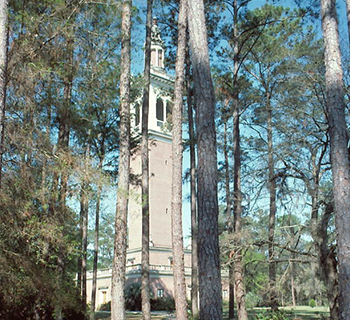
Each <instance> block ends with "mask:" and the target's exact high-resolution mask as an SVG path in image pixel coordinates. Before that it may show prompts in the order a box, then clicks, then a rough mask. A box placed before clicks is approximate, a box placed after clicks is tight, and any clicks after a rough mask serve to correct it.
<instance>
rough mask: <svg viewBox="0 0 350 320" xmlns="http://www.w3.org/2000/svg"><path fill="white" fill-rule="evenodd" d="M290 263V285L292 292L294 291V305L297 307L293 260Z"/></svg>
mask: <svg viewBox="0 0 350 320" xmlns="http://www.w3.org/2000/svg"><path fill="white" fill-rule="evenodd" d="M289 263H290V274H291V275H290V287H291V292H292V305H293V308H295V307H296V305H297V303H296V298H295V287H294V270H293V269H294V264H293V262H292V261H290V262H289Z"/></svg>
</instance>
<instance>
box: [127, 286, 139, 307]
mask: <svg viewBox="0 0 350 320" xmlns="http://www.w3.org/2000/svg"><path fill="white" fill-rule="evenodd" d="M125 308H126V309H127V310H130V311H139V310H141V284H140V283H138V282H136V283H132V284H131V285H129V286H128V287H127V288H126V289H125Z"/></svg>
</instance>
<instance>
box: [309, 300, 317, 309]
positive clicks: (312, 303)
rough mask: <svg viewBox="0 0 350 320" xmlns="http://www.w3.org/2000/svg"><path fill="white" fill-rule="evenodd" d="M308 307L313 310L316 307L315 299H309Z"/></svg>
mask: <svg viewBox="0 0 350 320" xmlns="http://www.w3.org/2000/svg"><path fill="white" fill-rule="evenodd" d="M309 306H310V307H311V308H315V307H316V301H315V299H310V301H309Z"/></svg>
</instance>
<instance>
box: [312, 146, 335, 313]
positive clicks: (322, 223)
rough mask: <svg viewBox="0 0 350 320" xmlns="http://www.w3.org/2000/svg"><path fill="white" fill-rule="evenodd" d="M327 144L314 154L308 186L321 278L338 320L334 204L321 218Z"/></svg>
mask: <svg viewBox="0 0 350 320" xmlns="http://www.w3.org/2000/svg"><path fill="white" fill-rule="evenodd" d="M326 149H327V145H325V146H324V147H323V149H322V150H321V154H320V157H319V159H318V160H317V161H316V154H317V153H318V152H317V150H316V151H315V153H314V154H313V155H312V164H313V179H312V180H313V181H314V184H313V186H308V190H309V195H310V196H311V202H312V205H311V208H312V209H311V221H312V224H311V235H312V238H313V241H314V244H315V248H316V254H317V260H318V267H319V270H320V276H321V280H322V281H323V283H324V284H325V286H326V288H327V299H328V304H329V310H330V316H331V319H332V320H338V319H339V317H338V313H339V309H338V298H339V288H338V274H337V272H338V271H337V261H336V255H335V252H334V246H331V247H330V246H329V244H328V231H327V230H328V226H329V220H330V218H331V216H332V213H333V205H332V204H328V205H327V206H326V209H325V212H324V214H323V215H322V218H321V219H319V217H318V216H319V209H320V208H319V181H320V180H321V175H320V171H321V165H322V160H323V157H324V155H325V153H326Z"/></svg>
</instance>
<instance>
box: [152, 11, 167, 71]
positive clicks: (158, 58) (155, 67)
mask: <svg viewBox="0 0 350 320" xmlns="http://www.w3.org/2000/svg"><path fill="white" fill-rule="evenodd" d="M164 51H165V46H164V41H163V39H162V38H161V34H160V30H159V27H158V19H157V17H153V22H152V29H151V68H152V71H153V72H155V73H157V72H158V73H165V69H164Z"/></svg>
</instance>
